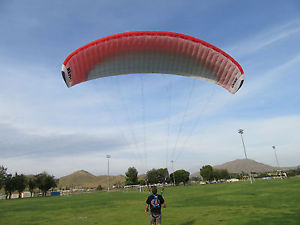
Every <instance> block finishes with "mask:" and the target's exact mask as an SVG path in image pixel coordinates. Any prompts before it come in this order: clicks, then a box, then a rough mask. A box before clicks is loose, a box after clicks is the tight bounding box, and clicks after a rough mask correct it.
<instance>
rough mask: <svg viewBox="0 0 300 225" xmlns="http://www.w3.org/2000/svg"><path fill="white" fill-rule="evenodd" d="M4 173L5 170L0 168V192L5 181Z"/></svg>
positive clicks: (5, 174)
mask: <svg viewBox="0 0 300 225" xmlns="http://www.w3.org/2000/svg"><path fill="white" fill-rule="evenodd" d="M6 172H7V168H5V167H4V166H0V190H1V189H2V187H3V186H4V184H5V179H6V176H7V173H6Z"/></svg>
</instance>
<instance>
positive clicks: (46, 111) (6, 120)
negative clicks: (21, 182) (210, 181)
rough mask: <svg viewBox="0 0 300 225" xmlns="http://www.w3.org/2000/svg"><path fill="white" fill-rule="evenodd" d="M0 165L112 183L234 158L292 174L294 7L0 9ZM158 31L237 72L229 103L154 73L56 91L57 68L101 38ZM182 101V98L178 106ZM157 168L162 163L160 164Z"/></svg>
mask: <svg viewBox="0 0 300 225" xmlns="http://www.w3.org/2000/svg"><path fill="white" fill-rule="evenodd" d="M0 30H1V36H0V132H1V138H0V165H4V166H6V167H8V169H9V171H10V172H18V173H26V174H29V173H38V172H42V171H47V172H49V173H51V174H54V175H55V176H57V177H60V176H63V175H66V174H69V173H71V172H74V171H76V170H79V169H85V170H88V171H90V172H92V173H94V174H96V175H99V174H105V173H106V158H105V156H106V154H111V155H112V158H111V171H112V173H113V174H120V173H124V172H125V171H126V170H127V168H128V167H129V166H135V167H136V168H137V169H138V170H139V172H140V173H142V172H144V171H146V170H147V169H151V168H158V167H165V166H166V163H167V162H169V161H170V160H172V159H173V160H175V163H174V166H175V169H179V168H183V169H186V170H188V171H190V172H195V171H197V170H198V169H199V168H201V167H202V165H204V164H212V165H217V164H221V163H224V162H227V161H231V160H234V159H237V158H243V149H242V144H241V140H240V136H239V134H238V133H237V130H238V129H240V128H243V129H244V130H245V133H244V138H245V143H246V148H247V153H248V156H249V158H251V159H254V160H256V161H259V162H262V163H266V164H269V165H272V166H275V165H276V161H275V157H274V152H273V150H272V145H275V146H276V147H277V154H278V157H279V163H280V165H281V166H296V165H299V164H300V160H299V159H300V139H299V127H300V114H299V111H300V104H299V103H300V89H299V87H298V85H299V83H300V78H299V74H300V67H299V65H300V45H299V40H300V3H299V1H296V0H295V1H292V0H290V1H176V0H172V1H168V0H165V1H161V0H160V1H155V0H154V1H142V0H139V1H135V0H131V1H125V0H122V1H121V0H120V1H119V0H115V1H82V2H75V1H13V0H10V1H5V0H2V1H0ZM136 30H162V31H171V32H178V33H183V34H187V35H191V36H194V37H196V38H199V39H202V40H204V41H206V42H209V43H211V44H213V45H215V46H217V47H219V48H221V49H222V50H224V51H226V52H227V53H228V54H230V55H231V56H233V57H234V58H235V59H236V60H237V61H238V62H239V63H240V64H241V65H242V67H243V69H244V72H245V82H244V86H243V87H242V88H241V90H240V91H239V92H237V93H236V94H235V95H232V94H230V93H228V92H227V91H226V90H225V89H222V88H220V87H218V86H216V85H214V84H211V83H207V82H204V81H198V80H194V79H189V78H184V77H179V76H171V75H159V74H154V75H153V74H152V75H149V74H142V75H128V76H119V77H109V78H103V79H98V80H93V81H90V82H86V83H83V84H80V85H77V86H75V87H73V88H70V89H68V88H67V87H66V86H65V84H64V82H63V80H62V78H61V73H60V70H61V64H62V63H63V61H64V59H65V58H66V57H67V56H68V55H69V54H70V53H71V52H72V51H74V50H76V49H77V48H79V47H80V46H82V45H84V44H87V43H89V42H91V41H93V40H96V39H99V38H101V37H105V36H108V35H112V34H116V33H121V32H127V31H136ZM189 96H191V97H189ZM167 164H168V167H169V169H170V168H171V165H170V163H167Z"/></svg>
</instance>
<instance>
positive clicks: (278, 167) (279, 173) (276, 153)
mask: <svg viewBox="0 0 300 225" xmlns="http://www.w3.org/2000/svg"><path fill="white" fill-rule="evenodd" d="M272 148H273V149H274V154H275V159H276V163H277V167H278V170H279V174H280V179H282V174H281V169H280V166H279V161H278V158H277V153H276V147H275V145H273V146H272Z"/></svg>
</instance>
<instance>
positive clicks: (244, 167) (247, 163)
mask: <svg viewBox="0 0 300 225" xmlns="http://www.w3.org/2000/svg"><path fill="white" fill-rule="evenodd" d="M214 169H227V170H228V172H229V173H241V172H247V171H249V169H250V171H251V172H256V173H263V172H271V171H275V170H276V167H272V166H269V165H266V164H263V163H259V162H256V161H254V160H252V159H236V160H234V161H230V162H227V163H224V164H222V165H217V166H214Z"/></svg>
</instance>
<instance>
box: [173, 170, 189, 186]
mask: <svg viewBox="0 0 300 225" xmlns="http://www.w3.org/2000/svg"><path fill="white" fill-rule="evenodd" d="M173 176H175V183H176V184H179V183H181V182H183V185H185V184H186V183H187V182H188V181H189V179H190V172H188V171H185V170H176V171H175V172H174V173H171V175H170V180H171V181H174V178H173Z"/></svg>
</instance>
